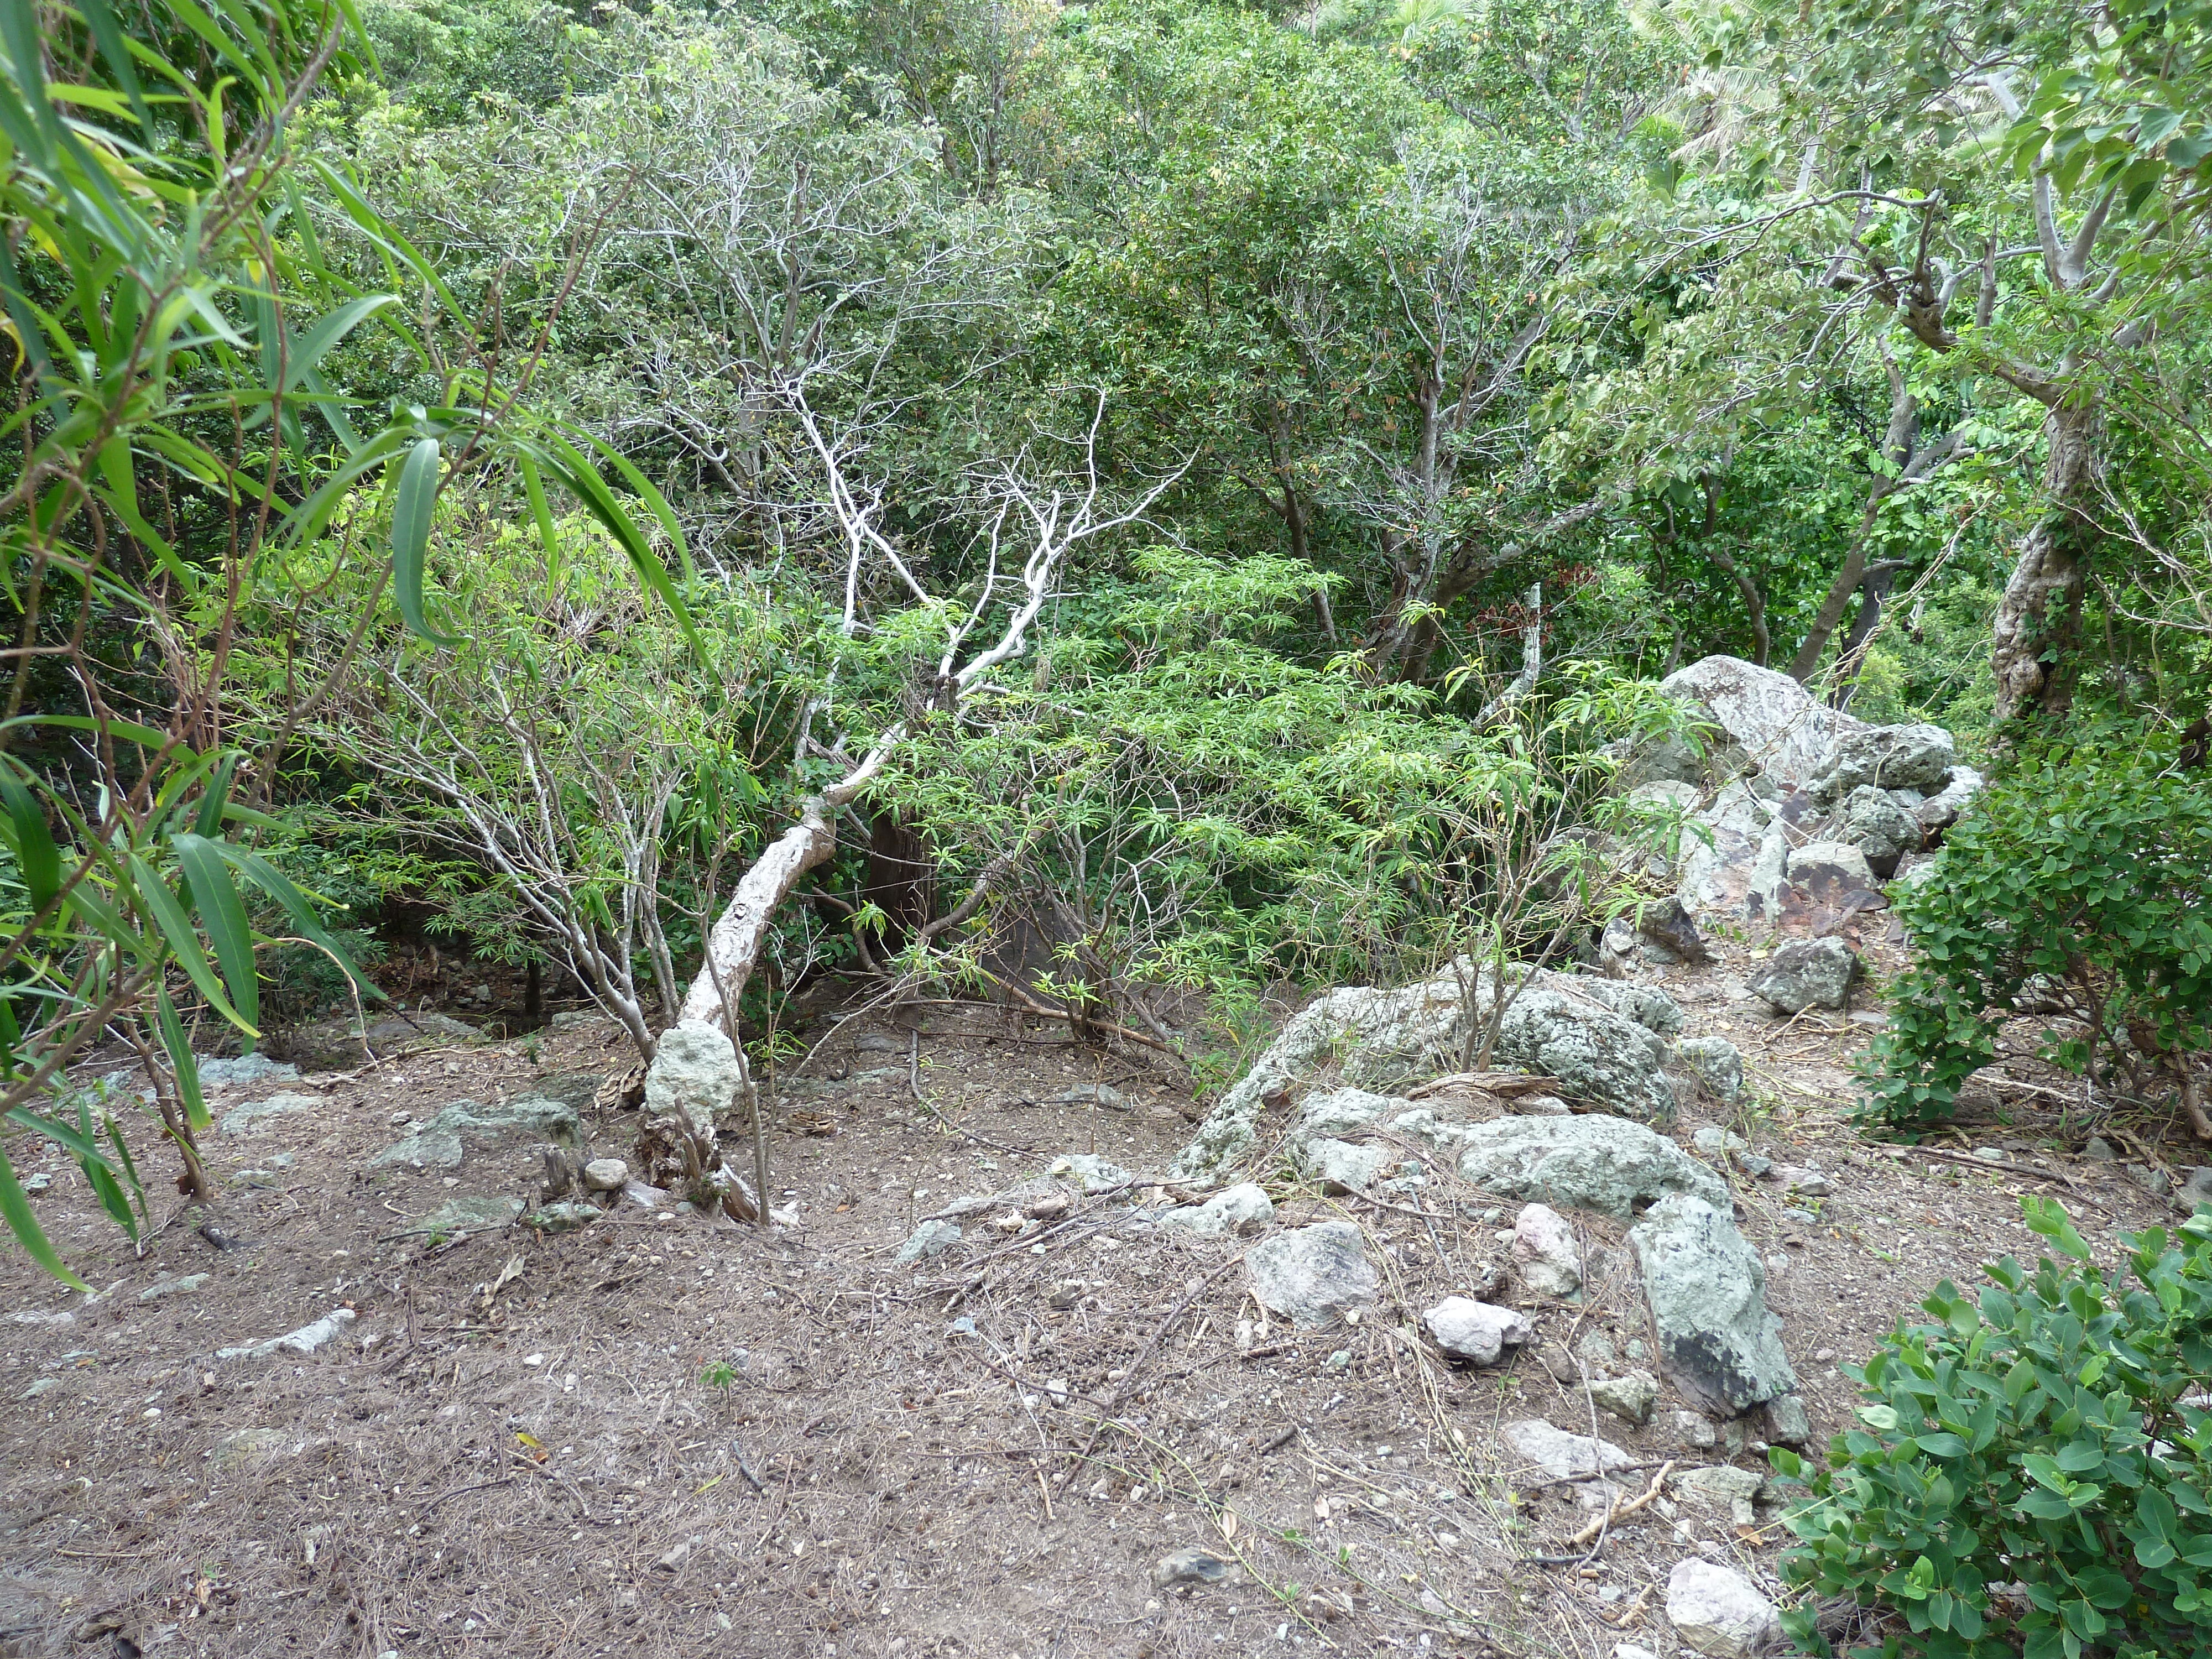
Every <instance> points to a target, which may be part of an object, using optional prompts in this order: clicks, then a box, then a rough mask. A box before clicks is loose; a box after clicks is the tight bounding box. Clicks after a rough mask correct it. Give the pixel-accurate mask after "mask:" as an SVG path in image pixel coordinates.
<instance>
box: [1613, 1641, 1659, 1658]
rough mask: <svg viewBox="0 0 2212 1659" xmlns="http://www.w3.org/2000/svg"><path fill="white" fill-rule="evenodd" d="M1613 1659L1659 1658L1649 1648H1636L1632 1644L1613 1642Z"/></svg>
mask: <svg viewBox="0 0 2212 1659" xmlns="http://www.w3.org/2000/svg"><path fill="white" fill-rule="evenodd" d="M1613 1659H1659V1656H1658V1655H1657V1654H1656V1653H1654V1652H1652V1651H1651V1650H1650V1648H1639V1647H1638V1646H1637V1645H1636V1644H1635V1643H1633V1642H1615V1643H1614V1644H1613Z"/></svg>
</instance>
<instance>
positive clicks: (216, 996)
mask: <svg viewBox="0 0 2212 1659" xmlns="http://www.w3.org/2000/svg"><path fill="white" fill-rule="evenodd" d="M131 884H132V886H133V887H134V888H135V889H136V890H137V898H138V902H139V903H140V905H141V906H142V907H143V908H144V909H145V910H146V912H147V913H148V914H149V915H151V916H152V917H153V918H154V925H155V927H158V928H160V929H161V937H162V938H163V939H167V940H168V942H169V949H170V951H171V952H172V953H173V954H174V956H175V957H176V958H177V962H178V963H179V966H181V967H182V968H183V969H184V970H185V973H187V974H189V975H191V981H192V984H193V985H194V986H195V987H197V989H198V991H199V994H201V995H202V996H204V997H205V998H206V999H207V1000H208V1002H209V1005H210V1006H212V1007H213V1008H214V1009H215V1010H216V1012H217V1013H219V1014H221V1015H222V1017H223V1018H225V1019H227V1020H228V1021H229V1022H230V1023H231V1024H234V1025H235V1026H237V1027H238V1028H239V1029H240V1030H242V1031H244V1032H245V1033H246V1036H252V1037H258V1036H260V1035H261V1033H260V1032H259V1031H258V1030H256V1029H255V1028H254V1025H253V1023H252V1021H251V1020H249V1019H247V1018H246V1017H245V1016H244V1015H243V1014H240V1012H238V1010H237V1009H235V1008H234V1007H232V1006H230V999H229V998H228V997H227V996H225V995H224V994H222V984H221V982H220V981H217V980H216V976H215V970H214V969H211V968H210V967H209V966H208V959H207V952H206V951H204V950H203V949H202V948H201V946H200V936H199V933H198V931H197V929H196V928H194V927H193V926H192V919H191V915H190V913H188V912H187V911H186V910H185V907H184V906H183V905H182V904H181V903H179V902H178V899H177V896H176V895H175V894H174V893H173V892H171V891H170V890H169V884H168V883H167V882H165V881H163V880H162V879H161V877H160V876H159V875H157V874H156V873H155V872H154V871H153V870H152V869H150V868H149V867H148V866H147V863H146V861H145V860H143V859H142V858H139V857H137V855H136V854H133V855H132V857H131Z"/></svg>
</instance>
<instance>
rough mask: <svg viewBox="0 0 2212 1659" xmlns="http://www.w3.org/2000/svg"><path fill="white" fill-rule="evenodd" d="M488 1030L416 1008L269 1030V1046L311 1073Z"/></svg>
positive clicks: (468, 1038)
mask: <svg viewBox="0 0 2212 1659" xmlns="http://www.w3.org/2000/svg"><path fill="white" fill-rule="evenodd" d="M484 1040H485V1039H484V1034H483V1032H482V1031H479V1030H477V1028H476V1027H475V1026H473V1025H468V1024H463V1023H462V1022H461V1021H459V1020H458V1019H454V1018H452V1017H451V1016H450V1015H447V1014H440V1013H434V1012H430V1011H429V1010H428V1009H416V1011H415V1012H412V1013H407V1012H394V1013H389V1014H384V1015H381V1016H380V1017H379V1018H375V1019H373V1020H371V1021H370V1022H369V1023H368V1026H367V1028H366V1029H364V1028H363V1027H362V1023H361V1022H360V1021H359V1020H358V1019H354V1018H347V1019H331V1020H325V1021H323V1022H321V1023H320V1024H314V1025H301V1026H297V1027H295V1028H294V1029H293V1030H289V1031H277V1032H274V1033H272V1034H271V1035H270V1038H269V1042H268V1044H267V1047H268V1048H269V1051H270V1053H271V1054H275V1055H276V1056H277V1057H278V1058H279V1059H281V1060H290V1061H293V1062H295V1063H296V1064H297V1065H298V1066H300V1067H301V1069H302V1070H305V1071H309V1072H337V1071H343V1070H345V1069H346V1068H347V1067H349V1066H359V1065H362V1063H363V1062H365V1061H366V1060H368V1059H369V1058H370V1057H371V1056H372V1055H374V1058H376V1059H378V1060H398V1059H400V1058H402V1057H404V1056H405V1055H408V1054H421V1053H422V1052H423V1051H424V1050H425V1049H428V1048H453V1047H454V1046H456V1045H457V1044H462V1043H477V1042H483V1041H484Z"/></svg>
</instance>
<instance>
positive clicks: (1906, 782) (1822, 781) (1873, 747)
mask: <svg viewBox="0 0 2212 1659" xmlns="http://www.w3.org/2000/svg"><path fill="white" fill-rule="evenodd" d="M1852 724H1853V725H1854V726H1857V730H1855V731H1854V730H1848V729H1846V730H1842V731H1839V732H1838V734H1837V736H1836V740H1835V744H1834V746H1833V747H1832V749H1831V750H1829V751H1828V752H1827V753H1826V755H1824V756H1822V757H1821V758H1820V764H1819V765H1818V766H1817V767H1815V768H1814V770H1813V772H1812V774H1811V775H1810V776H1808V778H1806V779H1805V780H1804V782H1805V785H1806V787H1808V789H1810V790H1811V791H1812V793H1813V794H1814V798H1815V799H1820V800H1823V801H1838V800H1842V799H1844V798H1845V797H1847V796H1849V795H1850V793H1851V792H1852V791H1853V790H1854V789H1857V787H1859V786H1860V785H1862V784H1872V785H1873V786H1874V787H1876V788H1878V789H1917V790H1918V791H1920V793H1922V794H1923V795H1929V794H1934V793H1936V791H1938V790H1940V789H1942V787H1943V786H1944V785H1945V784H1947V783H1948V782H1949V781H1951V769H1952V768H1953V767H1954V766H1956V765H1957V764H1958V763H1959V750H1958V746H1957V745H1956V744H1954V743H1953V742H1952V741H1951V734H1950V733H1949V732H1946V731H1945V730H1944V729H1943V728H1942V726H1925V725H1912V726H1863V725H1859V724H1858V723H1857V721H1854V722H1853V723H1852Z"/></svg>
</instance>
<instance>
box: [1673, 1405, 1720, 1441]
mask: <svg viewBox="0 0 2212 1659" xmlns="http://www.w3.org/2000/svg"><path fill="white" fill-rule="evenodd" d="M1668 1425H1669V1427H1670V1429H1671V1431H1672V1433H1673V1436H1674V1443H1675V1444H1677V1445H1680V1446H1688V1447H1691V1448H1692V1449H1697V1450H1700V1451H1702V1450H1703V1449H1705V1448H1706V1447H1708V1446H1711V1445H1715V1444H1717V1443H1718V1442H1719V1440H1720V1436H1719V1435H1718V1434H1717V1433H1716V1432H1715V1431H1714V1430H1713V1425H1712V1423H1711V1420H1710V1419H1706V1418H1705V1417H1703V1416H1700V1415H1699V1413H1696V1412H1683V1411H1678V1412H1676V1413H1674V1416H1673V1417H1671V1418H1669V1419H1668Z"/></svg>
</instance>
